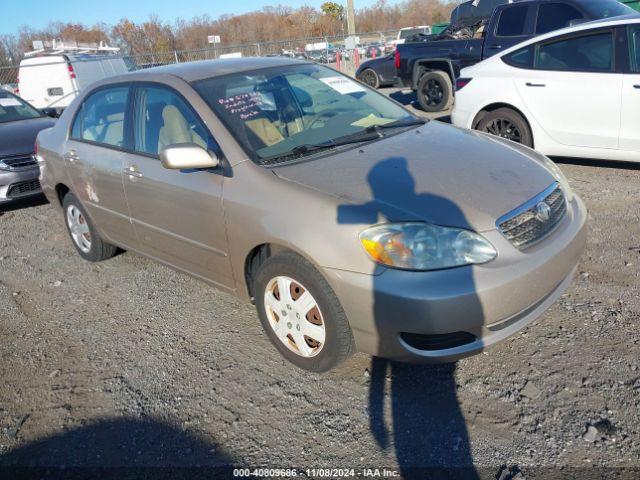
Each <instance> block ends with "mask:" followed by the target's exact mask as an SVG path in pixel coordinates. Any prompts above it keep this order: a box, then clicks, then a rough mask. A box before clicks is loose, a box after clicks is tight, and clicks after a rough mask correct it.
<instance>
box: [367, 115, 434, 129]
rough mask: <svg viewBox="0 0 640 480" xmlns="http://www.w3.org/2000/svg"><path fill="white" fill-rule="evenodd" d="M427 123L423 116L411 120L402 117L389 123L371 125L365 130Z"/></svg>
mask: <svg viewBox="0 0 640 480" xmlns="http://www.w3.org/2000/svg"><path fill="white" fill-rule="evenodd" d="M425 123H427V121H426V120H423V119H422V118H412V119H409V120H402V119H400V120H394V121H393V122H389V123H381V124H376V125H369V126H368V127H367V128H365V130H366V131H367V132H375V131H379V130H386V129H388V128H402V127H412V126H414V125H424V124H425Z"/></svg>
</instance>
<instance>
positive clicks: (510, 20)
mask: <svg viewBox="0 0 640 480" xmlns="http://www.w3.org/2000/svg"><path fill="white" fill-rule="evenodd" d="M528 11H529V7H528V6H526V5H520V6H517V7H510V8H505V9H504V10H503V11H502V13H501V14H500V19H499V20H498V25H497V26H496V37H517V36H518V35H524V32H525V26H526V23H527V12H528Z"/></svg>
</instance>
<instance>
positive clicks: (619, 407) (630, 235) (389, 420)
mask: <svg viewBox="0 0 640 480" xmlns="http://www.w3.org/2000/svg"><path fill="white" fill-rule="evenodd" d="M387 93H389V94H391V95H392V96H395V98H399V99H401V100H402V101H403V103H410V101H411V98H410V96H408V95H404V94H402V93H401V92H397V91H394V90H387ZM560 167H561V168H562V170H563V171H564V172H565V173H566V174H567V176H568V177H569V180H570V183H571V185H572V186H573V187H574V189H575V191H576V192H577V193H578V194H580V195H581V196H582V198H583V199H584V201H585V202H586V204H587V206H588V208H589V211H590V234H589V240H588V246H587V251H586V252H585V254H584V256H583V258H582V262H581V265H580V267H579V273H578V275H577V277H576V279H575V282H574V284H573V286H572V287H571V288H570V289H569V290H568V291H567V293H566V294H565V295H564V296H563V297H562V298H561V300H560V301H558V302H557V303H556V304H555V305H554V306H553V307H552V308H551V309H550V310H549V311H548V312H547V313H546V314H545V315H544V316H543V317H542V318H540V319H539V321H537V322H536V323H534V324H533V325H532V326H530V327H529V328H527V329H525V330H524V331H522V332H521V333H520V334H518V335H516V336H515V337H513V338H511V339H509V340H507V341H505V342H503V343H501V344H499V345H497V346H495V347H494V348H492V349H490V350H489V351H487V352H485V353H484V354H482V355H478V356H475V357H472V358H469V359H466V360H463V361H461V362H459V363H457V364H456V365H443V366H414V365H404V364H397V363H392V362H387V361H384V360H379V359H372V358H371V357H368V356H366V355H363V354H357V355H356V356H355V357H354V358H352V359H351V360H350V361H348V362H347V363H346V364H344V365H343V366H342V367H340V368H338V369H337V370H335V371H332V372H330V373H328V374H325V375H322V376H319V375H313V374H307V373H304V372H302V371H299V370H296V369H295V368H293V367H291V366H290V365H289V364H287V363H286V362H285V361H284V360H282V359H281V358H280V357H279V355H278V354H277V352H276V351H275V349H274V348H273V347H272V346H271V345H270V344H269V341H268V340H267V338H266V336H265V335H264V334H263V332H262V330H261V327H260V324H259V322H258V319H257V317H256V314H255V312H254V309H253V307H252V306H251V305H246V304H243V303H241V302H239V301H237V300H235V299H234V298H232V297H231V296H228V295H226V294H224V293H220V292H218V291H215V290H213V289H211V288H209V287H207V286H206V285H204V284H202V283H200V282H198V281H196V280H194V279H191V278H190V277H187V276H186V275H182V274H178V273H175V272H173V271H171V270H169V269H168V268H165V267H163V266H160V265H158V264H155V263H152V262H151V261H148V260H146V259H143V258H141V257H139V256H137V255H134V254H130V253H124V254H122V255H119V256H118V257H116V258H114V259H112V260H110V261H107V262H104V263H100V264H89V263H86V262H84V261H82V260H81V259H80V257H79V256H78V255H77V254H76V253H75V251H74V249H73V247H72V245H71V242H70V240H69V239H68V238H67V234H66V231H65V230H64V226H63V222H62V216H61V214H60V213H59V212H58V211H57V210H55V209H54V208H53V207H51V206H50V205H37V204H33V203H31V204H28V205H27V204H25V205H21V207H24V208H20V209H16V210H13V211H9V212H6V213H5V214H4V215H3V216H2V217H1V218H0V305H1V306H2V308H1V309H0V335H2V339H3V340H2V342H0V358H1V361H0V379H1V385H2V386H1V388H0V466H11V465H13V466H15V465H18V466H39V467H55V468H72V467H126V468H127V469H125V470H119V471H118V472H119V473H118V475H117V477H116V478H125V476H126V475H125V474H126V473H130V474H132V475H134V470H133V469H134V467H135V468H138V467H140V468H148V467H174V468H175V469H174V470H172V472H173V474H175V476H180V475H182V474H185V472H190V473H189V475H188V476H189V477H190V478H194V471H193V470H186V468H187V467H198V466H200V467H203V466H204V467H213V466H219V465H241V466H252V467H259V466H271V467H277V468H290V467H298V468H307V467H308V468H314V467H315V468H318V467H328V468H343V467H351V468H360V467H371V468H374V467H378V468H382V467H387V468H392V469H395V470H397V471H398V472H401V474H403V475H404V476H405V477H407V478H408V477H414V478H426V477H427V473H426V472H425V471H424V470H423V471H420V470H414V469H415V468H416V467H430V468H439V467H446V468H456V467H459V468H460V470H456V471H455V472H454V474H453V475H452V477H453V478H459V477H461V476H464V475H466V476H467V477H468V478H475V477H477V476H479V477H482V478H500V479H501V480H504V479H507V478H550V477H551V476H558V475H561V474H565V475H568V478H569V477H573V476H578V475H580V476H582V477H583V478H584V477H585V476H586V475H587V474H588V473H593V472H600V473H603V471H600V470H597V469H596V467H625V468H627V469H629V468H637V469H639V470H636V471H635V472H630V471H629V470H626V471H623V470H617V471H615V473H617V474H620V473H623V474H627V475H629V477H628V478H634V476H633V475H634V473H635V475H636V477H635V478H637V475H640V437H639V434H640V370H639V368H638V367H639V355H638V354H639V352H640V344H639V341H640V334H639V333H638V328H639V327H640V298H639V294H638V285H639V279H638V276H639V271H640V270H639V268H638V267H639V266H640V221H639V220H640V219H639V218H638V217H639V209H638V201H637V199H638V198H640V176H639V174H638V171H637V170H636V169H635V168H634V167H630V166H625V165H620V164H611V163H606V162H586V161H583V162H573V163H568V162H566V161H565V162H562V163H560ZM561 467H562V468H564V470H563V469H561ZM474 469H475V470H474ZM2 471H3V470H1V469H0V477H2ZM167 471H168V470H167ZM5 472H7V471H6V470H5ZM41 472H42V471H41ZM54 472H55V470H54ZM77 472H83V471H82V470H78V471H76V473H77ZM135 472H137V474H140V472H143V473H142V474H140V476H141V477H154V478H159V474H160V473H161V471H159V470H158V471H153V472H155V473H154V474H151V473H150V472H151V470H141V471H137V470H136V471H135ZM163 472H166V471H163ZM201 472H207V473H210V472H213V470H209V469H205V470H202V471H201ZM611 472H612V471H611ZM14 473H15V472H14ZM23 473H25V472H23ZM58 473H59V471H58ZM355 473H356V474H358V473H362V471H361V470H357V471H356V472H355ZM436 473H443V472H442V471H438V470H431V471H430V472H429V475H434V474H436ZM449 473H451V472H449ZM552 474H553V475H552ZM43 475H44V474H43ZM47 475H53V474H51V472H49V474H47ZM47 475H44V476H43V477H40V476H39V477H37V478H48V477H47ZM311 476H313V475H311ZM6 478H9V477H6ZM61 478H70V477H69V475H68V474H64V475H63V476H62V477H61ZM208 478H214V477H211V476H210V477H208Z"/></svg>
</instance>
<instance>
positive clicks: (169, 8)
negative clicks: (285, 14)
mask: <svg viewBox="0 0 640 480" xmlns="http://www.w3.org/2000/svg"><path fill="white" fill-rule="evenodd" d="M324 1H325V0H274V1H270V0H237V1H233V2H228V1H222V0H209V1H206V0H204V1H203V0H178V1H176V0H103V1H93V2H92V1H89V0H62V1H58V2H56V1H51V0H2V2H1V3H2V5H1V6H0V34H6V33H16V32H17V30H18V27H20V26H21V25H29V26H30V27H32V28H36V29H38V28H41V27H44V26H46V25H47V23H49V22H50V21H58V20H59V21H63V22H73V23H84V24H87V25H93V24H94V23H98V22H104V23H107V24H114V23H117V22H118V21H119V20H120V19H121V18H125V17H126V18H129V19H130V20H133V21H136V22H138V21H142V20H146V19H147V18H149V15H151V14H155V15H158V16H159V17H160V18H161V19H162V20H165V21H168V22H173V21H174V20H176V19H177V18H187V19H188V18H191V17H195V16H199V15H203V14H205V13H206V14H209V15H210V16H211V17H213V18H216V17H218V16H219V15H222V14H224V13H235V14H237V13H245V12H249V11H252V10H258V9H260V8H262V7H265V6H273V5H277V4H278V3H280V4H283V5H287V6H290V7H300V6H302V5H311V6H313V7H319V6H320V5H321V4H322V3H323V2H324ZM336 1H338V2H339V3H342V4H344V5H345V6H346V3H347V2H346V0H336ZM354 1H355V6H356V8H358V7H364V6H369V5H373V4H374V3H375V0H354ZM390 3H394V2H393V0H392V2H390ZM212 33H215V32H212Z"/></svg>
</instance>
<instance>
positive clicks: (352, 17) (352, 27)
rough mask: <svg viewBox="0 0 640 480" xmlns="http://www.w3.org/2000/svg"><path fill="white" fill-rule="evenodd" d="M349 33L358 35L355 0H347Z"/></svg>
mask: <svg viewBox="0 0 640 480" xmlns="http://www.w3.org/2000/svg"><path fill="white" fill-rule="evenodd" d="M347 33H348V34H349V35H355V34H356V12H355V10H354V9H353V0H347Z"/></svg>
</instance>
